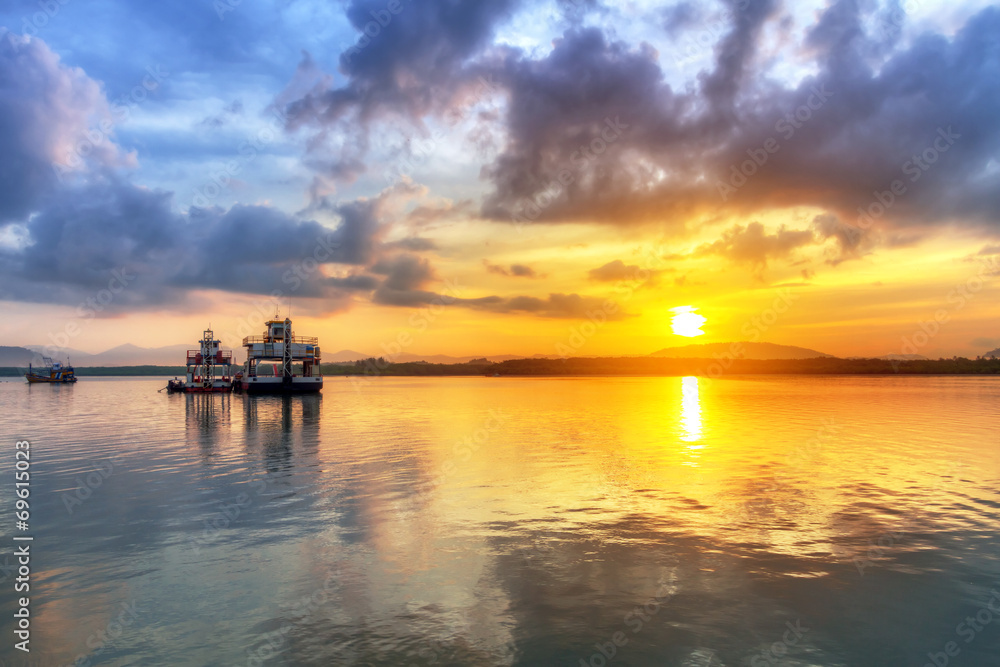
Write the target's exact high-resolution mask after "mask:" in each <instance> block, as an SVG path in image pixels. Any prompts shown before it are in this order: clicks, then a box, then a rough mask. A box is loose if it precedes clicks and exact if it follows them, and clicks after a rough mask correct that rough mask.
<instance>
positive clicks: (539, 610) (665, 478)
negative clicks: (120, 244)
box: [0, 377, 1000, 667]
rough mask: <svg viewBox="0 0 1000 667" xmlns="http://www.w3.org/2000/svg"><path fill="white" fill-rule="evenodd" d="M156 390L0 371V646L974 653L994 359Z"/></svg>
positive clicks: (911, 660)
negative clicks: (215, 391) (957, 372)
mask: <svg viewBox="0 0 1000 667" xmlns="http://www.w3.org/2000/svg"><path fill="white" fill-rule="evenodd" d="M164 384H165V380H162V379H153V378H103V379H99V378H88V377H85V378H82V379H81V380H80V381H79V382H78V383H77V384H76V385H75V386H55V387H53V386H30V387H29V386H27V385H26V384H24V383H23V382H20V381H6V382H2V383H0V433H2V434H3V442H2V443H0V444H2V450H0V451H2V452H3V453H2V454H0V517H2V519H0V522H2V533H0V534H2V539H3V542H4V544H3V548H2V551H0V565H2V566H3V570H2V571H0V580H2V583H0V586H2V589H0V590H2V593H0V616H2V618H4V619H5V620H4V621H3V623H2V624H0V625H2V627H3V628H4V631H3V639H2V645H0V664H2V665H8V664H9V665H57V666H58V665H70V664H77V665H81V666H83V665H248V666H254V665H299V664H316V665H365V666H368V665H387V666H388V665H391V666H410V665H541V666H546V667H548V666H557V665H565V666H566V667H580V666H581V665H583V666H586V665H590V666H591V667H603V666H604V665H611V666H618V665H657V666H660V665H667V666H670V665H677V666H683V667H735V666H737V665H750V666H751V667H757V666H760V665H783V666H785V665H788V666H791V665H796V666H798V665H803V666H804V665H823V666H827V665H843V666H852V667H853V666H867V665H871V666H873V667H874V666H878V667H883V666H887V665H888V666H894V665H913V666H915V667H922V666H923V665H925V664H930V665H935V664H936V665H937V667H942V666H943V665H945V664H948V665H955V666H958V667H973V666H977V667H978V666H995V665H998V664H1000V520H998V512H1000V378H977V377H879V378H868V377H818V378H817V377H763V378H761V377H757V378H748V377H733V378H722V379H718V380H706V379H696V378H693V377H692V378H679V377H669V378H631V377H629V378H485V377H484V378H380V379H366V380H358V379H353V380H352V379H349V378H327V381H326V387H325V388H324V390H323V394H322V395H321V396H312V397H292V398H284V399H283V398H280V397H247V396H241V395H225V396H183V395H166V394H165V393H157V389H159V388H160V387H162V386H163V385H164ZM23 440H27V441H28V442H30V456H31V460H30V465H31V468H30V474H31V477H30V483H31V486H30V492H31V496H30V522H29V523H30V525H29V527H28V530H26V531H19V530H17V529H16V528H15V519H14V512H15V507H14V501H15V496H14V493H15V489H14V472H15V443H16V442H17V441H23ZM15 535H18V536H22V537H23V536H30V537H33V538H34V539H33V540H32V541H31V542H30V543H29V544H30V552H31V563H30V569H31V573H30V587H31V589H30V613H31V617H30V619H31V625H30V632H31V635H30V648H31V652H30V654H24V653H22V652H20V651H17V650H15V649H14V643H15V642H16V641H17V639H16V638H15V637H14V636H13V632H12V629H13V623H12V622H11V620H10V619H12V617H13V613H14V612H15V611H16V609H17V608H18V606H19V605H18V604H17V602H16V598H17V596H16V595H15V593H14V585H15V577H16V576H18V575H17V570H16V568H17V564H16V560H15V558H14V556H13V552H14V548H15V545H23V544H26V543H27V542H24V541H18V542H15V541H14V540H13V537H14V536H15ZM991 607H992V608H993V609H994V610H996V611H991V610H990V608H991Z"/></svg>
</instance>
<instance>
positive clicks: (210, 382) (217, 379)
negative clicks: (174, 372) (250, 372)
mask: <svg viewBox="0 0 1000 667" xmlns="http://www.w3.org/2000/svg"><path fill="white" fill-rule="evenodd" d="M186 365H187V369H186V372H185V375H184V379H183V380H180V379H178V378H174V379H173V380H170V381H169V382H167V393H170V394H175V393H185V394H216V393H224V392H228V391H232V390H233V372H232V371H233V352H232V350H223V349H222V348H221V342H220V341H218V340H216V339H215V333H214V332H213V331H212V330H211V329H205V331H204V332H203V333H202V336H201V349H199V350H188V351H187V364H186Z"/></svg>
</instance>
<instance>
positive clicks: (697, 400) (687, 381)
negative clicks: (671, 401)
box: [681, 376, 701, 449]
mask: <svg viewBox="0 0 1000 667" xmlns="http://www.w3.org/2000/svg"><path fill="white" fill-rule="evenodd" d="M681 440H683V441H684V442H697V441H698V440H701V397H700V396H699V394H698V378H696V377H693V376H689V377H686V378H683V379H682V380H681ZM699 449H700V447H699Z"/></svg>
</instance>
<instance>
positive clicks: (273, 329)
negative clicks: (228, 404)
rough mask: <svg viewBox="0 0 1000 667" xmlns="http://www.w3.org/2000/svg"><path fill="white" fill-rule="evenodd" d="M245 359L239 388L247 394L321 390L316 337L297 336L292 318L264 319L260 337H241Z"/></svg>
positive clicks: (294, 392)
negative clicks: (262, 332) (263, 327)
mask: <svg viewBox="0 0 1000 667" xmlns="http://www.w3.org/2000/svg"><path fill="white" fill-rule="evenodd" d="M243 347H245V348H246V349H247V360H246V363H245V364H244V365H243V377H242V378H241V379H240V381H239V385H238V388H239V389H241V390H243V391H245V392H247V393H248V394H306V393H308V394H313V393H316V392H319V391H321V390H322V389H323V373H322V371H321V370H320V360H321V357H320V349H319V339H318V338H315V337H312V336H296V335H295V334H294V332H293V331H292V321H291V320H290V319H288V318H285V319H284V320H279V319H273V320H270V321H268V322H267V329H266V330H265V331H264V335H263V336H247V337H246V338H244V339H243Z"/></svg>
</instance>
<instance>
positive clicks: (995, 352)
mask: <svg viewBox="0 0 1000 667" xmlns="http://www.w3.org/2000/svg"><path fill="white" fill-rule="evenodd" d="M983 356H984V357H993V358H994V359H997V358H1000V347H998V348H997V349H995V350H990V351H989V352H987V353H986V354H984V355H983Z"/></svg>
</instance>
